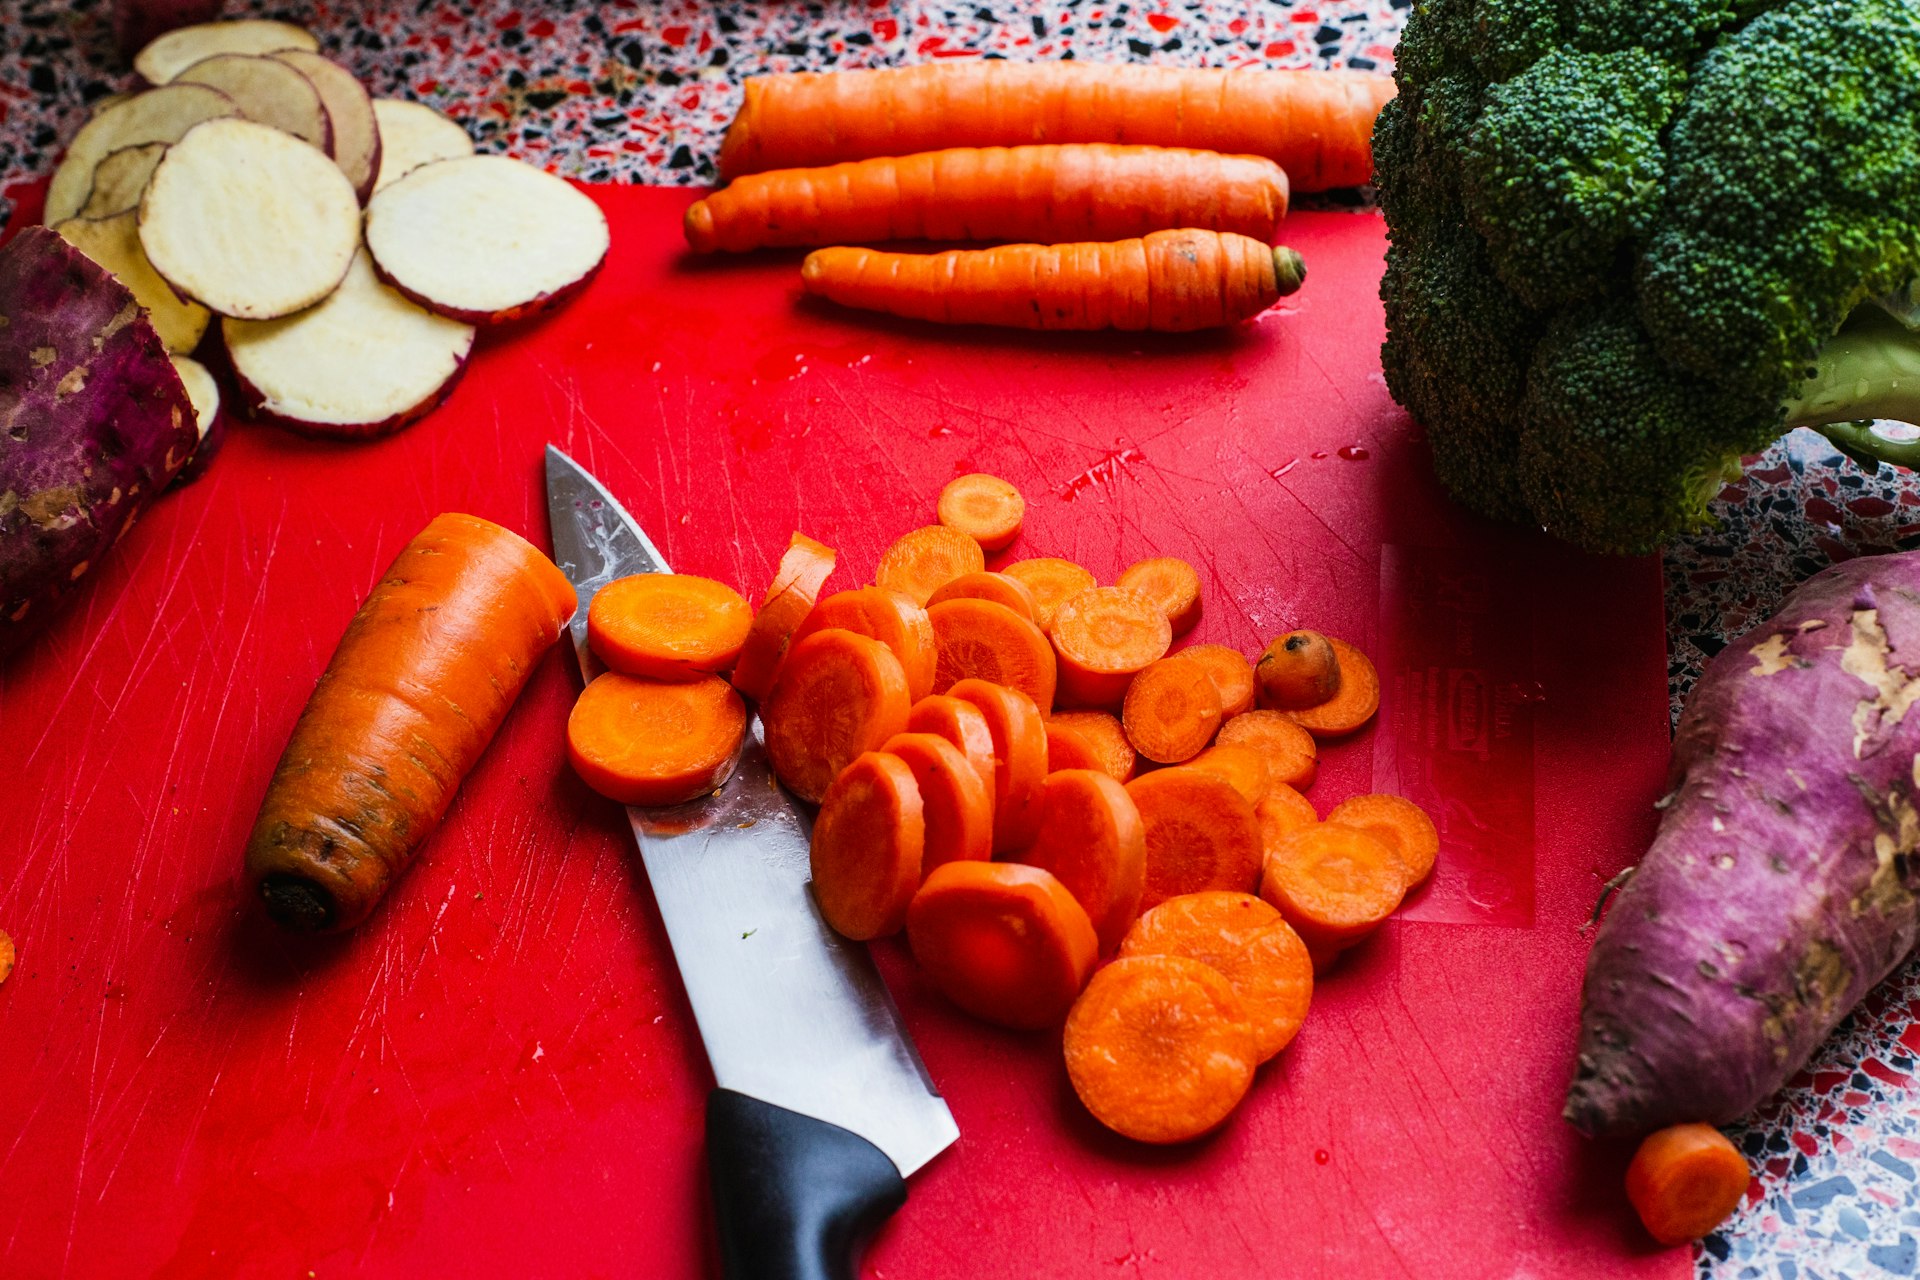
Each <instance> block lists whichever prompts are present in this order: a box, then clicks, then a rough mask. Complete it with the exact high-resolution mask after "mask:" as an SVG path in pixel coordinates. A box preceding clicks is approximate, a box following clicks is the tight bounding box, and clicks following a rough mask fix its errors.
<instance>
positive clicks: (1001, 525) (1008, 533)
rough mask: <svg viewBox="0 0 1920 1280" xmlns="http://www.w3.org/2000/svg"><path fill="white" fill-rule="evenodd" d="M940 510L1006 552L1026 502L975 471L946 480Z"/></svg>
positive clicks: (944, 520) (983, 544) (944, 519)
mask: <svg viewBox="0 0 1920 1280" xmlns="http://www.w3.org/2000/svg"><path fill="white" fill-rule="evenodd" d="M939 238H941V239H950V238H951V237H944V236H943V237H939ZM994 238H995V239H999V238H1001V237H994ZM937 509H938V512H939V516H940V523H941V524H943V525H946V526H947V527H948V528H949V529H958V530H959V531H960V532H962V533H964V534H966V535H967V536H968V537H970V538H972V539H973V540H974V541H975V542H978V543H979V544H980V548H981V550H983V551H1003V550H1005V549H1006V547H1007V546H1008V545H1009V544H1010V543H1012V542H1013V540H1014V539H1015V538H1017V537H1019V536H1020V526H1021V524H1022V522H1024V521H1025V520H1026V516H1027V500H1026V499H1025V498H1023V497H1021V496H1020V491H1019V490H1018V489H1016V488H1014V487H1013V486H1012V485H1010V484H1008V483H1007V482H1006V481H1005V480H1002V479H1001V478H1000V477H999V476H990V475H987V474H986V473H985V472H981V471H976V472H973V473H972V474H971V475H964V476H955V477H954V478H953V479H951V480H949V481H947V483H946V486H945V487H944V488H942V489H941V490H940V501H939V503H938V508H937Z"/></svg>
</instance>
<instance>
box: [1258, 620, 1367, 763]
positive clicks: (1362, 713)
mask: <svg viewBox="0 0 1920 1280" xmlns="http://www.w3.org/2000/svg"><path fill="white" fill-rule="evenodd" d="M1327 643H1328V644H1331V645H1332V646H1333V652H1334V655H1335V656H1336V657H1338V658H1339V659H1340V692H1338V693H1336V694H1334V695H1333V697H1332V698H1331V699H1329V700H1328V701H1326V702H1323V703H1321V704H1320V705H1319V706H1315V707H1304V708H1301V709H1300V710H1297V711H1283V712H1281V714H1282V715H1284V716H1286V717H1287V718H1288V719H1289V720H1292V721H1293V722H1294V723H1295V724H1297V725H1299V726H1300V727H1301V728H1303V729H1305V730H1306V731H1307V732H1309V733H1311V734H1312V735H1313V736H1314V737H1316V738H1338V737H1343V736H1345V735H1346V734H1349V733H1352V732H1354V731H1355V730H1356V729H1359V728H1361V727H1362V726H1364V725H1365V724H1366V723H1367V721H1369V720H1371V719H1373V714H1374V712H1376V711H1378V710H1379V709H1380V674H1379V672H1377V671H1375V670H1374V669H1373V662H1372V660H1370V659H1369V658H1368V657H1367V655H1366V654H1364V653H1362V652H1360V651H1359V650H1358V649H1356V648H1354V647H1353V646H1352V645H1350V644H1348V643H1347V642H1346V641H1345V640H1336V639H1334V638H1333V637H1332V636H1328V637H1327Z"/></svg>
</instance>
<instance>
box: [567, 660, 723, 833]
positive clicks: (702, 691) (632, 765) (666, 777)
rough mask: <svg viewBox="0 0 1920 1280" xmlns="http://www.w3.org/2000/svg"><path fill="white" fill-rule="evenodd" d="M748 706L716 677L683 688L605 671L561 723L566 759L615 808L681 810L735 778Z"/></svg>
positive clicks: (675, 684) (685, 684) (582, 692)
mask: <svg viewBox="0 0 1920 1280" xmlns="http://www.w3.org/2000/svg"><path fill="white" fill-rule="evenodd" d="M746 733H747V708H746V704H745V703H743V702H741V701H740V695H739V694H737V693H735V692H734V690H733V686H731V685H729V684H728V683H727V682H726V681H725V680H721V679H719V678H718V677H715V676H708V677H706V678H705V679H701V680H695V681H691V682H682V683H672V684H669V683H663V682H661V681H658V680H643V679H640V678H638V677H636V676H627V675H621V674H620V673H619V672H617V671H609V672H607V673H605V674H604V675H601V676H599V677H598V678H596V679H595V680H594V682H593V683H592V684H590V685H588V686H587V687H586V688H585V689H583V690H582V691H581V693H580V698H579V701H577V702H575V703H574V704H573V712H572V714H570V715H569V716H568V717H567V758H568V759H569V760H571V761H572V762H573V771H574V772H575V773H577V774H579V775H580V780H581V781H582V782H585V783H586V784H587V785H588V786H590V787H592V788H593V789H594V790H595V791H598V792H599V793H600V794H601V795H603V796H605V797H607V798H608V799H609V800H618V801H619V802H620V803H621V804H638V805H667V804H681V803H684V802H685V801H688V800H692V799H694V798H695V797H698V796H703V795H706V794H707V793H708V792H710V791H712V790H713V789H714V788H716V787H718V786H719V785H720V784H721V783H723V782H725V781H726V780H727V777H728V775H730V774H731V773H732V772H733V765H734V760H735V758H736V757H737V756H738V755H739V753H740V743H741V742H742V741H743V740H744V739H745V737H746Z"/></svg>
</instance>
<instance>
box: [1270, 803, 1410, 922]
mask: <svg viewBox="0 0 1920 1280" xmlns="http://www.w3.org/2000/svg"><path fill="white" fill-rule="evenodd" d="M1405 895H1406V885H1405V883H1404V882H1403V879H1402V872H1401V868H1400V859H1399V857H1398V856H1397V855H1396V854H1395V853H1394V852H1393V850H1392V849H1390V848H1388V847H1387V846H1386V845H1385V844H1384V843H1382V842H1381V841H1379V840H1377V839H1375V838H1374V837H1373V836H1371V835H1369V834H1367V833H1366V832H1364V831H1361V830H1359V829H1357V828H1354V827H1336V826H1330V825H1328V824H1327V823H1324V822H1322V823H1316V824H1315V825H1313V826H1310V827H1301V828H1299V829H1298V830H1296V831H1290V832H1288V833H1287V834H1286V835H1284V836H1281V837H1280V839H1279V840H1278V842H1276V843H1275V844H1274V846H1273V847H1272V848H1271V849H1268V850H1267V851H1266V858H1265V865H1264V868H1263V870H1262V872H1261V876H1260V896H1261V897H1262V898H1265V899H1266V900H1267V901H1268V902H1270V903H1272V904H1273V906H1274V907H1276V908H1278V909H1279V912H1280V914H1281V915H1283V916H1285V917H1286V918H1287V923H1288V924H1290V925H1292V926H1293V928H1294V932H1296V933H1298V934H1299V935H1300V937H1301V939H1302V941H1304V942H1305V943H1306V944H1307V945H1308V946H1309V947H1312V948H1314V949H1315V950H1316V951H1339V950H1342V949H1344V948H1346V947H1350V946H1352V945H1353V944H1354V943H1356V942H1358V941H1360V940H1361V939H1362V938H1364V937H1366V936H1367V935H1368V934H1369V933H1372V932H1373V930H1374V929H1375V928H1377V927H1378V926H1379V925H1380V923H1381V922H1382V921H1383V920H1385V919H1386V918H1387V917H1388V916H1390V915H1392V914H1393V913H1394V911H1395V909H1396V908H1398V907H1399V905H1400V900H1401V899H1402V898H1403V897H1404V896H1405Z"/></svg>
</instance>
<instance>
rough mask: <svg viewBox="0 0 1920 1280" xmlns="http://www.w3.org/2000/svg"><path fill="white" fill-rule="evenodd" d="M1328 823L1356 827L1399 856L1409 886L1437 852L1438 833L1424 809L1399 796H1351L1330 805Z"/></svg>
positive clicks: (1425, 872)
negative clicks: (1387, 846)
mask: <svg viewBox="0 0 1920 1280" xmlns="http://www.w3.org/2000/svg"><path fill="white" fill-rule="evenodd" d="M1327 821H1328V822H1337V823H1339V824H1340V825H1341V826H1343V827H1358V828H1360V829H1361V830H1362V831H1364V832H1366V833H1367V834H1368V835H1371V836H1374V837H1377V838H1378V839H1379V840H1381V841H1382V842H1384V843H1385V844H1387V845H1389V846H1390V847H1391V848H1392V849H1393V851H1394V852H1395V853H1396V854H1398V855H1399V856H1400V865H1401V867H1402V869H1403V870H1404V871H1405V872H1406V877H1407V887H1408V888H1409V889H1411V888H1413V886H1415V885H1417V884H1419V883H1420V882H1421V881H1422V880H1425V879H1426V878H1427V876H1428V875H1430V874H1432V872H1433V863H1434V859H1435V858H1437V857H1438V856H1439V854H1440V832H1439V831H1438V830H1437V829H1436V828H1435V827H1434V825H1433V819H1432V818H1430V817H1428V816H1427V811H1426V810H1425V809H1422V808H1421V807H1420V806H1419V805H1417V804H1415V803H1414V802H1413V801H1411V800H1408V799H1406V798H1404V797H1402V796H1387V795H1369V796H1353V797H1351V798H1349V799H1346V800H1342V801H1341V802H1340V803H1339V804H1337V805H1335V806H1333V810H1332V812H1330V813H1328V814H1327Z"/></svg>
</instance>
